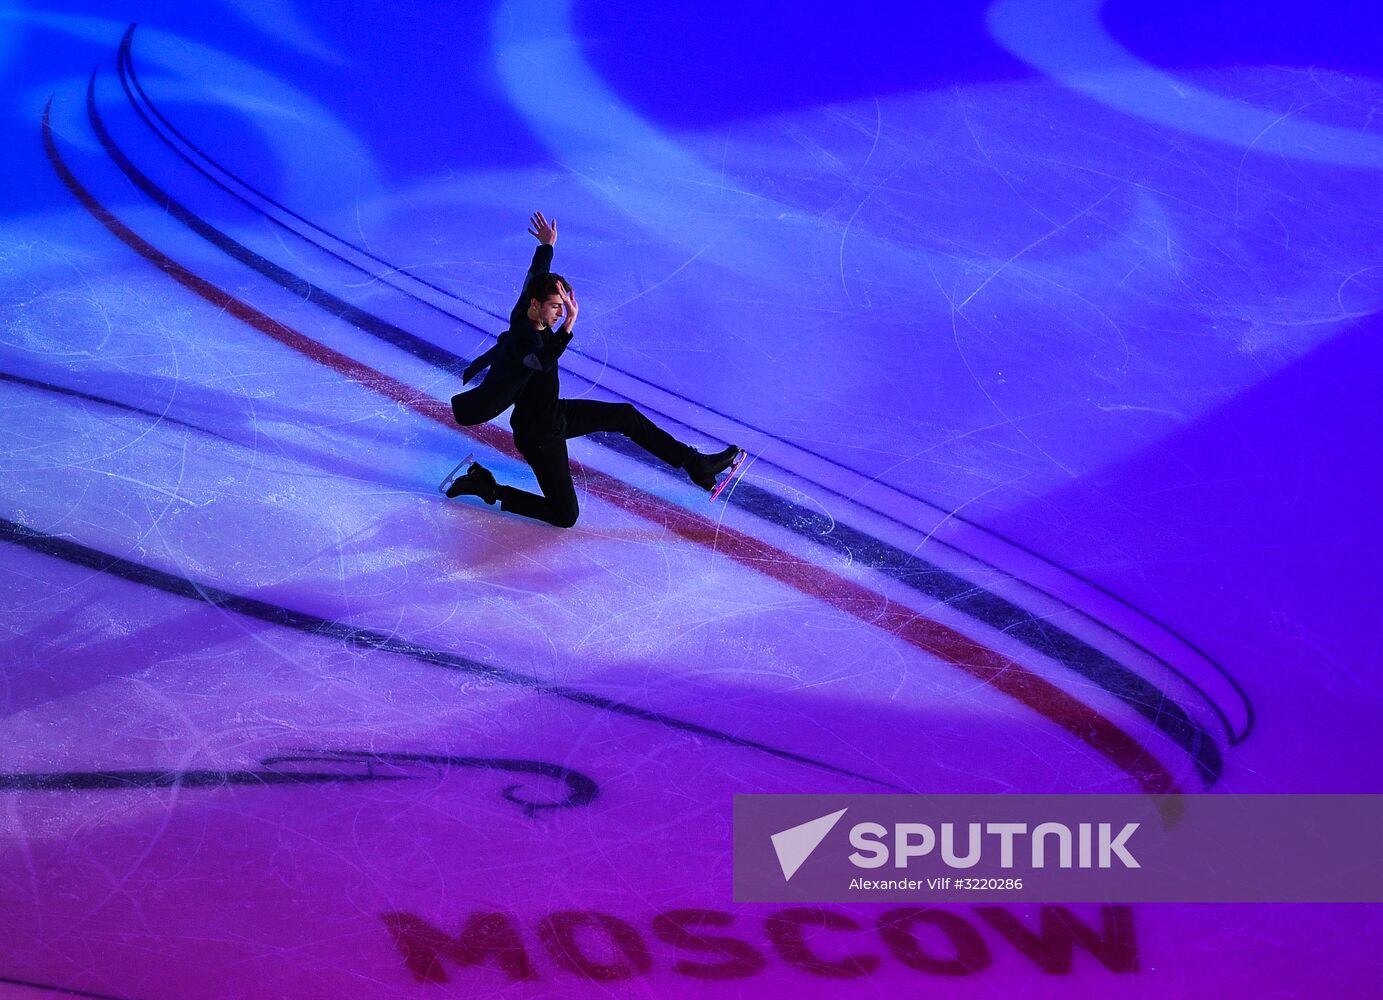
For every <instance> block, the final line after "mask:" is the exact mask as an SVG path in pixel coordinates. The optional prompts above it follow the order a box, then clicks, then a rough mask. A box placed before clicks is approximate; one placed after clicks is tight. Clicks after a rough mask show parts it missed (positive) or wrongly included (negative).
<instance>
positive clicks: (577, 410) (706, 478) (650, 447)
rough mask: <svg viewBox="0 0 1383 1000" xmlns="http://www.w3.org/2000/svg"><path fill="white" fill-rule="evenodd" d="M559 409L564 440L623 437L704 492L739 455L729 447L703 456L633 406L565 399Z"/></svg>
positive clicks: (733, 448) (712, 485)
mask: <svg viewBox="0 0 1383 1000" xmlns="http://www.w3.org/2000/svg"><path fill="white" fill-rule="evenodd" d="M562 407H563V412H564V413H565V414H566V418H567V437H569V438H574V437H582V436H584V435H586V434H592V433H594V432H596V431H609V432H614V433H618V434H623V435H624V436H625V437H627V438H628V439H629V440H631V441H633V442H634V443H635V444H637V445H638V446H639V447H640V448H642V449H643V450H644V451H646V452H649V453H650V454H652V455H656V456H657V457H658V458H660V459H662V460H663V461H664V462H666V463H667V464H668V465H670V466H672V467H673V468H674V469H685V470H686V471H687V475H688V476H689V477H690V478H691V481H692V482H694V483H696V485H697V486H700V487H701V488H702V489H703V490H709V489H712V488H714V487H715V484H716V476H717V475H719V474H720V473H722V472H724V471H725V470H726V469H728V468H729V467H730V463H731V462H732V461H734V459H735V456H736V455H737V454H739V448H738V447H735V446H731V447H729V448H726V449H725V450H724V451H721V452H717V453H716V454H714V455H703V454H701V452H699V451H696V450H695V449H694V448H691V447H690V446H688V445H685V444H683V443H682V442H681V441H678V440H677V439H676V438H675V437H673V436H672V435H671V434H669V433H668V432H667V431H665V430H663V429H662V428H661V427H659V426H658V425H657V424H655V423H654V422H653V421H651V420H649V419H648V418H647V417H645V416H644V415H643V414H642V413H640V412H639V409H638V407H636V406H634V405H633V404H632V403H603V402H600V401H599V400H594V399H564V400H562Z"/></svg>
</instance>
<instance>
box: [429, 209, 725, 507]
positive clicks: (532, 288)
mask: <svg viewBox="0 0 1383 1000" xmlns="http://www.w3.org/2000/svg"><path fill="white" fill-rule="evenodd" d="M529 223H530V224H529V229H528V231H529V233H531V234H532V235H533V236H535V237H537V240H538V246H537V248H536V249H535V250H534V251H533V263H532V265H530V267H529V269H528V277H527V278H526V280H525V281H524V286H523V291H522V292H521V293H520V295H519V301H518V302H517V303H516V304H515V305H514V309H513V311H512V312H511V313H510V314H509V329H508V330H506V331H505V332H504V333H502V334H500V337H499V340H498V342H497V343H496V344H495V346H494V347H492V348H490V350H488V351H486V352H485V353H484V354H482V355H481V356H480V357H478V358H476V359H475V360H474V361H472V362H471V363H470V364H469V365H467V366H466V370H465V372H464V373H463V375H464V382H470V380H471V379H472V378H474V377H475V376H476V375H477V374H478V373H479V372H481V371H483V370H484V369H486V368H489V369H490V371H489V373H488V374H487V375H486V376H485V379H484V381H482V382H481V383H480V385H478V386H476V387H475V388H474V389H471V390H469V391H467V392H463V393H460V394H458V395H456V396H453V397H452V400H451V409H452V413H453V414H454V415H455V416H456V422H457V423H459V424H461V425H462V426H463V427H469V426H471V425H473V424H480V423H484V422H485V421H487V420H492V419H494V418H495V417H496V416H498V415H499V414H500V413H502V412H503V411H504V408H505V407H506V406H508V405H509V404H510V403H513V405H514V412H513V413H512V414H510V416H509V426H510V428H511V429H512V430H513V432H514V444H515V446H516V447H517V448H518V449H519V454H521V455H522V456H523V458H524V461H525V462H527V463H528V465H529V467H530V468H532V470H533V475H534V476H535V477H536V478H537V480H538V488H539V489H540V490H541V491H542V494H541V495H538V494H534V493H528V492H525V491H524V490H520V489H515V488H514V487H512V486H503V485H501V484H499V483H497V482H495V477H494V476H493V475H491V473H490V470H488V469H486V468H485V467H484V466H483V465H480V464H479V463H472V465H471V466H470V468H469V469H467V470H466V474H465V475H463V476H459V477H458V478H457V479H456V480H455V481H454V482H453V483H452V484H451V485H450V486H449V487H447V496H449V497H459V496H477V497H480V499H482V500H484V501H485V502H486V503H487V504H493V503H495V502H496V501H499V505H500V509H501V510H507V511H511V512H513V513H515V514H521V515H523V516H524V517H531V518H535V519H537V520H539V521H546V522H547V523H548V524H552V525H556V526H557V527H559V528H570V527H571V526H572V525H574V524H575V523H576V518H577V516H578V514H579V507H578V505H577V502H576V489H575V487H574V486H573V485H572V481H571V466H570V465H569V464H568V460H567V439H568V438H574V437H581V436H582V435H585V434H590V433H592V432H593V431H618V432H619V433H621V434H623V435H624V436H625V437H627V438H629V439H630V440H631V441H633V442H634V443H635V444H637V445H639V446H640V447H642V448H643V449H644V450H645V451H648V452H650V453H652V454H654V455H656V456H658V457H659V458H661V459H662V460H663V461H664V462H666V463H667V464H668V465H670V466H672V467H673V468H674V469H685V470H686V472H687V475H688V476H689V477H690V478H691V481H692V482H694V483H695V484H696V485H697V486H700V487H701V488H702V489H704V490H708V491H709V490H712V489H714V488H715V484H716V476H717V475H719V474H720V473H721V472H724V471H725V470H726V469H727V468H729V467H730V464H731V463H732V462H733V461H734V459H735V456H736V455H738V454H739V448H738V447H737V446H734V445H732V446H730V447H729V448H726V449H725V450H724V451H721V452H717V453H716V454H714V455H703V454H701V453H700V452H698V451H695V450H693V449H692V448H691V447H690V446H688V445H685V444H683V443H682V442H681V441H678V440H677V439H676V438H674V437H673V436H672V435H671V434H669V433H667V431H665V430H663V429H662V428H660V427H658V426H656V425H655V424H654V423H653V422H652V421H650V420H649V419H648V418H647V417H645V416H644V415H643V414H642V413H640V412H639V411H638V410H637V409H635V408H634V406H633V405H632V404H630V403H602V402H599V401H597V400H591V399H562V398H560V397H559V395H558V389H559V387H558V384H557V359H558V358H560V357H561V356H562V352H563V351H565V350H566V348H567V345H568V344H569V343H571V338H572V332H571V331H572V327H574V326H575V325H576V316H577V313H578V312H579V307H578V305H577V302H576V295H575V293H574V292H573V291H572V287H571V285H570V284H569V283H568V282H567V279H566V278H563V277H562V276H561V275H560V274H553V273H552V272H551V271H550V270H549V268H550V266H551V264H552V252H553V245H554V244H555V243H556V242H557V220H556V219H553V220H552V221H551V222H548V221H547V219H545V218H543V213H542V212H534V213H533V217H532V218H531V219H530V220H529ZM564 313H565V316H564ZM558 320H561V325H560V326H558V325H557V323H558ZM554 327H556V328H555V329H554ZM464 382H463V384H464Z"/></svg>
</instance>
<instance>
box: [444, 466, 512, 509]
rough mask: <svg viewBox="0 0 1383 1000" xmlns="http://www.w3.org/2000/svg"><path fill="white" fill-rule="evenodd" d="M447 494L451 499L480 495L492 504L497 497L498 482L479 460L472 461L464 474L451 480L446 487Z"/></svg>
mask: <svg viewBox="0 0 1383 1000" xmlns="http://www.w3.org/2000/svg"><path fill="white" fill-rule="evenodd" d="M447 496H448V497H450V498H451V499H453V500H455V499H456V498H457V497H462V496H468V497H480V499H482V500H484V501H485V502H486V503H488V504H493V503H494V502H495V500H497V499H498V498H499V484H498V483H496V482H495V477H494V476H493V475H491V474H490V470H489V469H487V468H485V466H483V465H481V464H480V463H479V462H472V463H471V467H470V468H469V469H467V470H466V474H465V475H464V476H457V477H456V479H454V480H452V483H451V485H450V486H448V487H447Z"/></svg>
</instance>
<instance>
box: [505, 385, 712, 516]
mask: <svg viewBox="0 0 1383 1000" xmlns="http://www.w3.org/2000/svg"><path fill="white" fill-rule="evenodd" d="M557 405H558V406H560V407H561V408H562V413H563V415H564V416H565V417H566V421H567V429H566V433H565V435H564V436H562V435H556V434H552V433H546V432H545V433H537V434H535V433H532V432H528V431H525V430H524V429H522V428H516V429H515V431H514V444H515V446H516V447H517V448H518V449H519V454H520V455H522V456H523V460H524V461H525V462H527V463H528V465H529V468H531V469H532V470H533V475H534V477H536V478H537V480H538V489H540V490H541V491H542V495H541V496H540V495H538V494H536V493H528V492H526V491H524V490H520V489H515V488H514V487H512V486H501V487H500V488H499V502H500V507H501V509H503V510H507V511H510V512H512V513H514V514H520V515H522V516H524V517H531V518H533V519H535V520H538V521H546V522H547V523H548V524H552V525H556V526H557V527H559V528H570V527H571V526H572V525H573V524H575V523H576V519H577V517H578V516H579V515H580V513H581V508H580V506H579V505H578V504H577V502H576V487H575V486H574V485H573V484H572V481H571V465H570V463H569V461H568V459H567V439H568V438H576V437H584V436H585V435H587V434H591V433H594V432H596V431H614V432H616V433H619V434H623V435H624V436H625V437H627V438H629V440H631V441H633V442H634V443H635V444H637V445H638V446H639V447H641V448H643V450H644V451H647V452H649V453H651V454H653V455H656V456H657V457H658V458H661V459H662V460H663V461H664V462H666V463H667V464H668V465H670V466H672V467H673V468H674V469H680V468H681V467H682V462H683V461H684V460H685V459H686V457H687V453H688V452H689V451H690V450H691V449H690V448H688V447H687V445H685V444H683V443H682V442H681V441H678V440H677V439H676V438H675V437H673V436H672V435H671V434H669V433H668V432H667V431H665V430H663V429H662V428H661V427H659V426H658V425H657V424H655V423H653V421H651V420H649V419H648V418H647V417H645V416H644V415H643V414H642V413H640V412H639V411H638V410H637V409H636V408H635V407H634V405H633V404H632V403H602V402H599V401H597V400H593V399H560V400H558V401H557Z"/></svg>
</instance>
